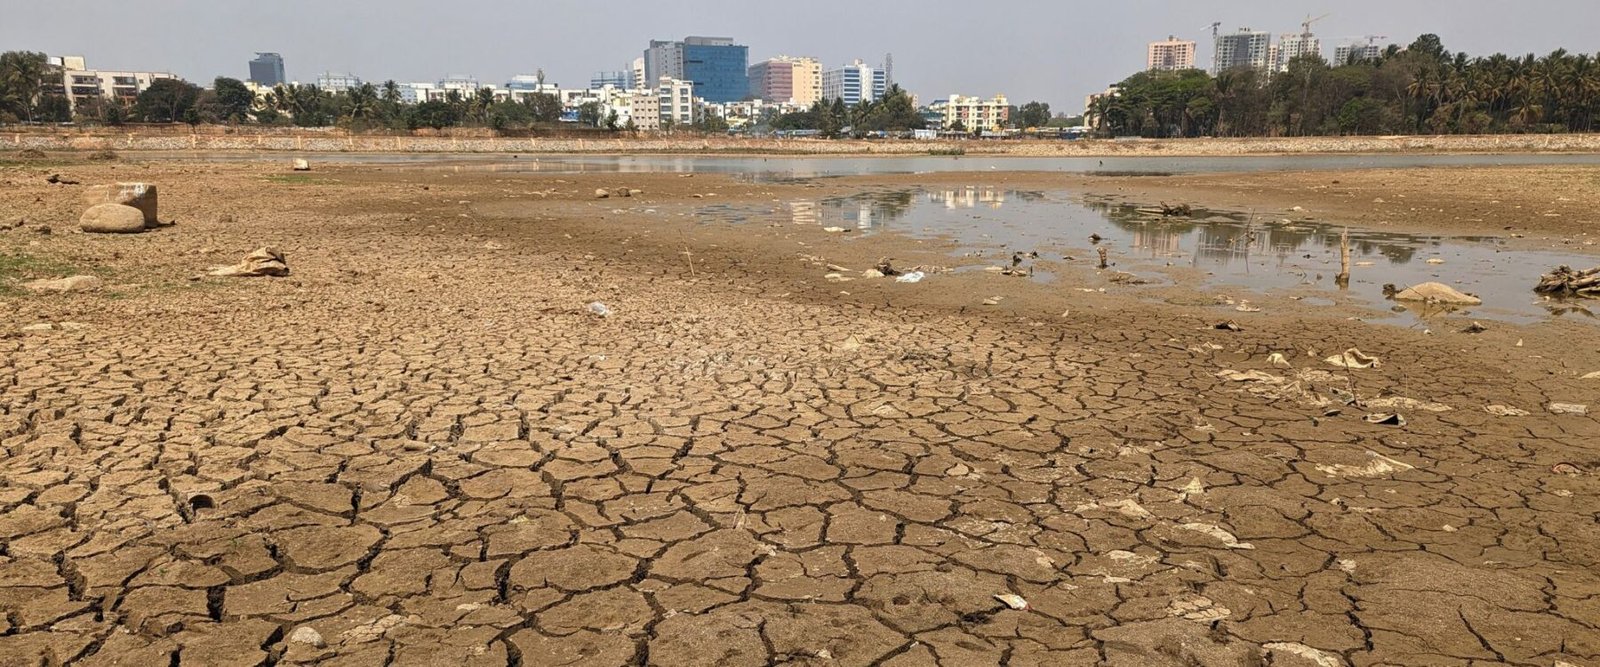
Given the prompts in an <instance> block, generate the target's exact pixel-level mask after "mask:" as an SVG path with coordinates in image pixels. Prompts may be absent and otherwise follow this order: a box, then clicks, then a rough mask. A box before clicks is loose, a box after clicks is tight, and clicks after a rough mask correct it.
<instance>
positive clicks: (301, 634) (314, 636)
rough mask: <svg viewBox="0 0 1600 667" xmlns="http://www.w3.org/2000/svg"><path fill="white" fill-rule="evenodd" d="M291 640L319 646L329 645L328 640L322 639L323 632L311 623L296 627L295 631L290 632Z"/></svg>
mask: <svg viewBox="0 0 1600 667" xmlns="http://www.w3.org/2000/svg"><path fill="white" fill-rule="evenodd" d="M289 641H290V642H293V643H296V644H310V645H312V646H315V647H317V648H322V647H324V646H327V645H328V643H327V642H325V641H323V640H322V633H320V632H317V630H316V628H313V627H311V626H309V625H302V626H300V627H298V628H295V630H294V632H292V633H290V634H289Z"/></svg>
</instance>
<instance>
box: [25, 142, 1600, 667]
mask: <svg viewBox="0 0 1600 667" xmlns="http://www.w3.org/2000/svg"><path fill="white" fill-rule="evenodd" d="M0 155H3V154H0ZM51 174H60V175H62V176H63V177H65V178H67V179H68V180H76V181H81V182H83V183H86V184H93V183H100V182H113V181H131V180H141V181H149V182H153V183H157V184H158V185H159V187H160V188H161V191H160V195H161V199H160V205H161V211H162V213H161V218H162V219H163V220H172V221H175V222H176V224H175V225H173V226H170V227H165V228H162V229H158V230H155V231H151V232H147V233H144V234H137V235H130V236H99V235H85V234H77V233H74V232H73V227H74V223H75V221H76V219H77V216H78V213H79V212H80V211H81V209H82V197H83V192H82V188H83V187H84V186H65V185H58V184H50V183H48V182H47V180H46V177H47V176H49V175H51ZM1597 179H1600V168H1593V167H1517V168H1508V167H1489V168H1439V169H1414V170H1372V171H1362V172H1359V173H1358V172H1340V173H1328V172H1315V173H1309V172H1307V173H1294V172H1275V173H1262V174H1231V175H1210V174H1208V175H1189V176H1179V177H1166V178H1116V177H1104V176H1101V177H1092V176H1074V175H1063V174H1029V173H1004V172H996V173H967V174H939V175H918V176H911V175H905V176H869V177H846V178H825V179H801V180H797V181H793V182H783V183H758V182H750V181H747V180H741V179H738V178H735V177H731V176H719V175H708V174H696V175H693V176H683V175H678V174H616V173H610V174H593V173H591V174H525V173H490V172H479V171H464V172H451V171H441V170H397V169H387V168H379V167H362V166H332V165H327V166H325V165H317V166H315V168H314V171H312V172H309V173H302V174H295V173H291V172H289V171H288V170H287V168H286V165H278V164H259V163H243V164H229V163H221V164H183V163H169V162H159V161H157V162H136V161H119V162H112V163H97V164H87V163H82V162H66V163H54V164H33V165H24V166H14V165H7V166H0V185H3V186H4V187H6V188H7V190H8V196H7V197H6V198H4V199H3V200H0V221H14V220H16V219H18V218H23V219H26V224H25V225H23V226H22V227H19V228H15V229H10V230H8V231H4V232H0V250H3V254H0V306H3V307H0V333H3V335H0V379H3V380H4V381H0V448H3V451H4V456H3V457H0V510H3V512H0V546H3V550H0V554H3V556H0V574H3V577H0V611H4V614H0V619H3V623H4V624H5V632H4V633H0V656H20V657H21V659H22V660H23V661H25V662H28V663H30V664H36V663H39V662H46V663H50V662H57V663H60V662H71V661H81V662H83V663H84V664H99V663H105V662H109V661H111V660H114V659H118V658H120V659H122V660H124V661H136V662H140V663H148V664H167V663H169V662H172V661H174V660H177V659H178V657H179V656H181V657H182V658H183V659H185V660H197V661H207V660H210V659H213V658H214V659H215V660H218V661H220V660H222V659H223V658H228V659H229V660H233V661H237V662H240V663H243V664H262V663H275V664H280V665H285V664H312V663H317V662H339V661H344V662H346V663H348V664H361V663H368V662H376V663H382V662H385V661H394V662H415V663H420V664H426V663H432V664H441V663H451V664H475V665H476V664H482V665H508V664H514V663H520V664H524V665H529V664H560V663H563V662H570V661H574V660H581V661H583V662H585V663H586V664H596V665H613V664H615V665H626V664H641V663H648V664H660V665H693V664H705V663H707V662H716V663H718V664H726V665H745V664H749V665H760V664H770V663H773V662H775V661H782V660H787V661H792V662H798V663H802V664H818V665H822V664H837V663H842V664H859V665H867V664H895V665H915V664H931V663H933V662H935V661H938V662H939V663H942V664H999V663H1001V662H1003V661H1009V663H1010V664H1036V665H1094V664H1130V665H1131V664H1152V665H1161V664H1173V665H1194V664H1201V665H1238V664H1273V665H1300V664H1353V665H1365V664H1419V663H1443V664H1468V663H1470V662H1473V661H1477V662H1511V663H1526V664H1553V663H1554V662H1555V661H1562V662H1566V663H1570V664H1584V663H1586V662H1590V661H1595V660H1600V643H1597V642H1596V637H1600V607H1597V606H1596V605H1595V603H1594V600H1595V591H1600V575H1596V574H1595V572H1596V568H1597V567H1600V531H1597V530H1596V529H1595V524H1594V519H1593V499H1594V498H1595V497H1596V495H1597V494H1600V475H1597V474H1596V473H1597V472H1600V446H1597V445H1596V444H1595V443H1600V422H1597V421H1596V420H1595V417H1594V416H1593V413H1590V414H1575V413H1573V412H1572V411H1570V410H1568V409H1567V408H1566V407H1562V408H1561V409H1559V410H1556V409H1553V407H1552V406H1555V405H1562V406H1567V405H1588V406H1591V408H1593V407H1594V406H1600V380H1593V379H1585V377H1584V376H1586V375H1588V374H1590V373H1592V372H1595V371H1600V350H1597V349H1595V347H1594V346H1592V345H1584V344H1581V341H1592V340H1594V337H1595V335H1596V333H1595V332H1596V328H1595V325H1593V324H1590V323H1586V322H1579V321H1572V320H1570V319H1567V318H1552V319H1549V320H1546V321H1540V322H1536V323H1529V324H1513V323H1500V322H1489V323H1488V326H1487V330H1485V331H1482V332H1479V333H1469V332H1467V331H1464V330H1463V328H1462V325H1464V324H1465V323H1464V322H1461V321H1460V320H1459V319H1458V318H1457V319H1445V320H1439V321H1438V322H1440V323H1438V324H1425V325H1422V326H1414V327H1403V326H1392V325H1385V324H1375V323H1371V322H1366V321H1362V319H1361V318H1369V317H1372V316H1373V315H1374V313H1373V309H1372V308H1370V307H1368V306H1365V305H1362V304H1359V303H1354V302H1352V301H1350V300H1347V299H1344V298H1342V297H1340V296H1339V295H1338V294H1337V293H1334V294H1332V295H1331V296H1330V297H1329V300H1330V301H1331V302H1332V303H1328V304H1321V303H1317V304H1313V303H1310V302H1308V301H1307V300H1294V299H1291V298H1290V297H1291V296H1297V295H1299V294H1300V293H1298V292H1293V291H1285V292H1282V293H1277V292H1274V293H1273V294H1271V295H1269V296H1267V297H1254V296H1252V297H1251V298H1252V299H1253V302H1254V303H1255V304H1257V305H1259V306H1262V307H1263V308H1262V310H1261V311H1259V312H1252V311H1247V310H1238V309H1237V308H1236V304H1230V303H1227V302H1226V301H1224V300H1222V299H1221V298H1220V297H1227V298H1232V299H1235V300H1237V299H1238V295H1233V294H1224V293H1221V292H1219V291H1218V290H1216V289H1212V288H1207V287H1205V286H1203V285H1201V284H1198V283H1197V284H1193V285H1184V284H1178V285H1171V286H1162V287H1159V288H1150V287H1144V286H1130V285H1126V284H1119V283H1117V282H1115V281H1114V276H1113V275H1112V272H1106V271H1100V270H1099V269H1097V268H1095V266H1094V260H1093V259H1092V258H1091V257H1075V258H1073V259H1071V260H1068V259H1066V258H1062V257H1052V258H1051V259H1050V263H1049V265H1048V270H1049V271H1051V272H1052V274H1053V276H1054V279H1053V280H1052V281H1049V282H1036V281H1032V280H1028V279H1026V278H1014V277H1009V276H1002V275H998V274H995V273H991V272H985V271H981V270H980V271H966V272H958V273H934V274H931V275H930V276H929V277H928V278H927V279H926V280H924V281H923V282H921V283H917V284H901V283H895V282H892V279H887V278H879V279H870V278H865V277H861V276H860V272H862V271H864V270H866V269H867V268H869V267H871V266H873V265H875V264H876V263H877V262H878V261H879V260H880V259H882V258H884V257H890V258H892V260H893V262H894V264H895V265H896V266H900V267H906V268H911V267H916V266H928V267H932V266H936V265H955V264H960V263H964V264H974V265H976V264H982V263H1000V262H1006V261H1008V259H1009V256H1010V254H1011V252H1010V251H1013V250H1014V249H1012V248H997V249H995V250H994V251H993V252H992V254H991V253H990V252H985V254H984V255H982V256H976V257H963V256H961V255H960V253H959V251H960V250H961V249H960V248H953V247H952V246H951V245H950V244H949V243H948V242H947V241H946V240H945V239H943V238H941V237H940V236H939V235H937V234H931V233H930V234H928V235H919V234H900V233H875V234H861V233H846V232H838V233H834V232H828V231H825V230H824V229H823V228H822V225H820V224H797V223H796V222H794V220H792V219H784V218H782V217H779V218H776V219H774V218H771V217H763V216H750V217H748V218H735V217H726V218H722V217H714V216H712V215H710V214H708V213H707V211H708V210H712V209H713V207H718V206H722V205H726V206H725V207H724V208H723V209H718V210H731V211H734V213H735V214H738V215H743V213H742V212H743V211H745V210H747V209H757V210H765V209H778V208H780V207H785V204H786V202H790V201H794V200H801V199H804V200H817V199H822V198H827V197H848V196H851V195H854V194H856V193H861V192H878V193H884V192H898V191H903V190H906V189H907V188H946V187H948V188H951V189H959V188H966V187H968V186H972V187H978V188H996V189H1002V190H1004V189H1015V190H1051V191H1055V190H1061V191H1064V192H1067V193H1070V194H1072V195H1073V196H1080V197H1082V196H1095V197H1105V198H1113V199H1116V200H1118V201H1127V202H1133V203H1148V202H1157V201H1162V200H1165V201H1168V202H1184V203H1191V204H1194V205H1196V206H1206V207H1214V208H1218V209H1227V210H1251V209H1254V210H1258V211H1260V212H1261V214H1262V215H1263V216H1267V215H1269V214H1270V215H1272V216H1280V215H1281V216H1283V217H1286V218H1294V217H1307V216H1309V217H1313V218H1316V219H1318V220H1323V221H1327V222H1330V223H1335V224H1348V225H1351V226H1360V227H1364V228H1365V227H1372V228H1393V229H1404V230H1410V231H1415V232H1426V233H1431V234H1441V235H1494V236H1504V237H1509V235H1511V234H1521V235H1522V238H1520V239H1509V240H1508V241H1507V242H1508V243H1510V244H1512V245H1513V246H1515V247H1517V248H1528V249H1549V248H1561V249H1565V250H1568V251H1571V252H1574V253H1579V254H1582V255H1583V256H1590V255H1593V256H1595V257H1597V258H1600V252H1597V251H1596V250H1595V249H1594V246H1592V245H1589V244H1587V243H1586V241H1589V240H1591V239H1592V238H1593V235H1594V234H1595V233H1596V229H1595V227H1594V225H1595V224H1596V223H1595V222H1594V221H1593V219H1592V218H1591V217H1590V216H1589V214H1588V213H1587V211H1586V208H1585V202H1584V201H1583V199H1584V197H1582V196H1580V193H1582V192H1587V191H1589V190H1591V189H1592V188H1590V187H1589V185H1588V184H1590V183H1594V182H1597ZM620 188H628V189H629V190H630V192H629V195H630V196H627V197H623V196H621V195H620V194H613V193H617V192H618V191H619V189H620ZM598 189H604V190H606V191H607V195H608V196H607V197H606V198H603V199H602V198H597V190H598ZM1378 199H1382V200H1383V202H1381V203H1380V202H1377V201H1375V200H1378ZM1008 205H1009V204H1008ZM1295 207H1300V208H1301V209H1302V210H1300V211H1295V210H1294V208H1295ZM785 210H787V209H786V207H785ZM963 210H964V209H963ZM980 210H981V209H974V212H975V213H976V212H978V211H980ZM974 224H979V223H976V222H975V223H974ZM40 226H48V227H50V228H51V233H49V234H41V233H39V232H38V231H37V229H38V227H40ZM1507 227H1510V228H1511V229H1506V228H1507ZM913 231H915V230H913ZM259 246H272V247H274V248H277V249H279V250H281V251H283V252H285V253H286V254H287V259H288V264H289V266H290V267H291V269H292V273H291V275H290V276H288V277H286V278H257V279H229V278H216V277H207V276H204V275H203V274H204V272H205V270H206V268H207V267H210V266H215V265H222V264H229V263H232V262H234V261H237V259H238V258H239V257H240V256H242V255H244V254H245V253H247V252H249V251H250V250H253V249H254V248H256V247H259ZM19 258H25V261H23V260H22V259H19ZM1596 263H1600V260H1597V262H1596ZM829 265H834V266H836V267H839V268H842V269H846V271H838V270H836V269H835V268H832V267H830V266H829ZM1451 268H1452V266H1451V265H1450V264H1445V265H1443V266H1442V267H1441V268H1440V271H1448V270H1450V269H1451ZM1544 268H1545V267H1526V268H1525V269H1520V268H1519V269H1518V271H1519V272H1521V271H1526V272H1527V273H1528V274H1530V275H1528V276H1523V275H1507V276H1505V279H1506V280H1508V281H1519V282H1528V283H1529V285H1530V287H1531V281H1532V280H1534V279H1536V276H1533V275H1531V274H1534V273H1537V272H1539V271H1542V270H1544ZM69 273H90V274H94V275H98V276H101V277H102V278H103V279H104V280H105V281H106V283H107V286H106V287H105V288H104V289H103V290H102V291H100V292H93V293H81V294H52V295H35V294H29V293H26V292H24V291H21V290H18V289H17V288H16V286H17V284H18V281H20V280H21V279H25V278H35V277H45V276H47V275H49V276H55V275H62V274H69ZM829 273H837V274H840V276H841V277H853V278H854V279H853V280H851V281H848V282H837V281H830V280H829V279H828V278H827V277H826V276H827V274H829ZM1508 273H1509V272H1508ZM846 274H855V275H853V276H849V275H846ZM1156 290H1159V291H1156ZM1152 294H1159V296H1156V297H1152V296H1151V295H1152ZM995 296H1000V297H1003V298H1002V299H1000V300H999V301H998V302H997V303H996V305H984V302H985V301H986V300H988V299H990V298H991V297H995ZM591 302H603V303H605V304H606V305H607V306H608V307H609V309H610V310H611V311H612V312H613V314H612V315H611V316H610V317H605V318H601V317H597V316H595V315H593V314H591V312H590V311H589V310H588V304H590V303H591ZM1227 320H1231V321H1234V322H1235V323H1236V324H1237V325H1238V328H1239V329H1240V330H1238V331H1233V330H1220V329H1217V328H1215V325H1216V324H1218V323H1219V322H1221V321H1227ZM66 323H72V324H74V325H75V326H72V327H67V326H64V324H66ZM40 324H50V325H51V326H50V327H48V328H42V327H40V326H38V325H40ZM80 325H81V326H80ZM30 327H31V328H30ZM1575 341H1579V343H1576V344H1575ZM1351 348H1359V349H1360V350H1361V352H1363V353H1364V354H1367V355H1372V356H1375V357H1377V358H1378V359H1380V360H1381V362H1382V363H1381V365H1379V366H1377V367H1374V368H1341V367H1337V366H1334V365H1331V364H1329V363H1328V362H1326V361H1325V359H1327V358H1329V357H1330V356H1337V355H1339V354H1341V353H1342V352H1344V351H1346V350H1349V349H1351ZM1274 355H1277V356H1274ZM1280 362H1281V363H1280ZM1285 366H1287V367H1285ZM1385 414H1400V415H1401V416H1402V418H1403V422H1404V423H1403V425H1399V424H1396V423H1394V422H1392V421H1387V420H1378V421H1373V420H1370V419H1369V417H1373V416H1380V415H1385ZM201 498H203V500H201ZM996 596H1001V597H996ZM1009 596H1017V597H1018V598H1020V599H1021V600H1022V601H1025V602H1026V604H1025V605H1024V604H1020V603H1018V602H1017V601H1016V600H1012V599H1011V598H1010V597H1009Z"/></svg>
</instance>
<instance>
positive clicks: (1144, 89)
mask: <svg viewBox="0 0 1600 667" xmlns="http://www.w3.org/2000/svg"><path fill="white" fill-rule="evenodd" d="M1118 91H1119V92H1118V93H1117V94H1116V95H1115V96H1107V97H1101V98H1099V99H1097V100H1096V101H1095V102H1094V103H1093V104H1092V105H1091V107H1090V109H1089V111H1090V116H1091V117H1092V118H1093V120H1094V125H1095V129H1096V130H1097V131H1099V132H1100V133H1102V134H1106V135H1138V136H1145V137H1200V136H1228V137H1259V136H1306V135H1372V134H1489V133H1528V132H1589V131H1592V130H1593V129H1594V128H1595V125H1596V120H1597V115H1600V57H1597V56H1590V55H1587V54H1571V53H1568V52H1567V51H1565V50H1557V51H1555V52H1554V53H1551V54H1549V55H1547V56H1544V57H1542V58H1541V57H1536V56H1534V55H1531V54H1530V55H1527V56H1523V57H1521V58H1513V57H1509V56H1506V55H1504V54H1495V55H1492V56H1488V57H1471V56H1468V55H1467V54H1465V53H1451V52H1449V51H1447V50H1445V48H1444V45H1443V44H1442V43H1441V41H1440V39H1439V37H1438V36H1437V35H1423V36H1421V37H1418V38H1417V40H1416V41H1414V42H1412V43H1411V45H1410V46H1409V47H1406V48H1401V47H1399V46H1397V45H1391V46H1389V47H1388V48H1387V49H1385V50H1384V51H1383V52H1382V53H1381V54H1379V55H1378V57H1377V58H1375V59H1370V60H1369V59H1359V58H1355V57H1353V58H1352V59H1351V61H1350V62H1343V63H1329V62H1327V61H1326V60H1324V59H1323V58H1322V57H1321V56H1317V55H1310V56H1304V57H1300V58H1296V59H1294V60H1293V61H1291V62H1290V63H1289V65H1288V71H1287V72H1277V73H1271V74H1269V73H1267V72H1262V71H1260V70H1256V69H1252V68H1249V67H1241V68H1236V69H1231V70H1228V71H1224V72H1220V73H1218V74H1217V75H1216V76H1212V75H1210V74H1208V73H1206V72H1203V71H1200V70H1185V71H1177V72H1165V71H1149V72H1140V73H1138V74H1135V75H1133V76H1130V77H1128V78H1127V79H1125V80H1123V81H1122V83H1120V84H1119V85H1118Z"/></svg>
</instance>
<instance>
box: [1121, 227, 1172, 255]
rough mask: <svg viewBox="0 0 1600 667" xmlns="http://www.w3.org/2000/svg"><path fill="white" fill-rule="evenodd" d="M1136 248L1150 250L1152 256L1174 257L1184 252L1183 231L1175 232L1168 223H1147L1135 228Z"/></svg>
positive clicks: (1133, 245) (1134, 243)
mask: <svg viewBox="0 0 1600 667" xmlns="http://www.w3.org/2000/svg"><path fill="white" fill-rule="evenodd" d="M1129 247H1131V248H1133V249H1134V250H1148V251H1150V256H1151V257H1172V256H1175V255H1181V254H1183V233H1182V232H1174V231H1173V230H1172V228H1170V227H1168V226H1166V225H1147V226H1144V227H1137V228H1134V230H1133V242H1132V244H1131V245H1130V246H1129Z"/></svg>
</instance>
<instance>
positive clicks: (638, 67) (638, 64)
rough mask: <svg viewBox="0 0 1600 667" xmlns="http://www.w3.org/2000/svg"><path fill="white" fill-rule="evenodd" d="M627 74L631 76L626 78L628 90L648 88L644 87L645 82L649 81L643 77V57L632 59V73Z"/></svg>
mask: <svg viewBox="0 0 1600 667" xmlns="http://www.w3.org/2000/svg"><path fill="white" fill-rule="evenodd" d="M629 74H630V75H631V76H630V77H629V78H628V88H629V89H630V90H637V89H639V88H646V87H648V86H646V85H645V82H646V81H649V79H646V78H645V76H644V58H643V57H639V58H634V59H633V63H632V71H631V72H629Z"/></svg>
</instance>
